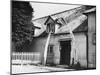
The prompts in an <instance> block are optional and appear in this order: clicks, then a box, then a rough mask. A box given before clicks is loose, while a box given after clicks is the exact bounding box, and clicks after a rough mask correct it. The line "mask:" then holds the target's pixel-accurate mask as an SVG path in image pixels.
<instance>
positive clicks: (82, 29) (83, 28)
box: [73, 19, 88, 33]
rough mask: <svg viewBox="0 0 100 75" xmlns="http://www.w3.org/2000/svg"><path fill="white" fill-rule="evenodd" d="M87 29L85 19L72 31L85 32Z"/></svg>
mask: <svg viewBox="0 0 100 75" xmlns="http://www.w3.org/2000/svg"><path fill="white" fill-rule="evenodd" d="M86 31H88V20H87V19H86V20H85V21H84V22H83V23H82V24H81V25H80V26H79V27H77V28H76V29H75V30H74V31H73V32H74V33H76V32H86Z"/></svg>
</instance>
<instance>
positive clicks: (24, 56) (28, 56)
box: [12, 52, 41, 65]
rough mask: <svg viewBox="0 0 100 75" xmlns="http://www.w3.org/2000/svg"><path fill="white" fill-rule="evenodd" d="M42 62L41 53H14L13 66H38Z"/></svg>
mask: <svg viewBox="0 0 100 75" xmlns="http://www.w3.org/2000/svg"><path fill="white" fill-rule="evenodd" d="M40 62H41V56H40V53H39V52H13V53H12V64H21V65H22V64H38V63H40Z"/></svg>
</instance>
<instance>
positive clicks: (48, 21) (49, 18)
mask: <svg viewBox="0 0 100 75" xmlns="http://www.w3.org/2000/svg"><path fill="white" fill-rule="evenodd" d="M51 22H52V23H54V22H55V21H54V20H53V18H52V17H51V16H48V18H47V20H46V21H45V23H44V25H46V24H48V23H51Z"/></svg>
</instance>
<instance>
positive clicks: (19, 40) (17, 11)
mask: <svg viewBox="0 0 100 75" xmlns="http://www.w3.org/2000/svg"><path fill="white" fill-rule="evenodd" d="M32 12H33V9H32V7H31V5H30V4H29V2H22V1H12V42H14V44H15V50H16V51H20V50H21V49H22V48H23V46H24V45H25V44H28V43H29V42H30V41H32V39H33V35H34V25H33V23H32V22H31V20H32Z"/></svg>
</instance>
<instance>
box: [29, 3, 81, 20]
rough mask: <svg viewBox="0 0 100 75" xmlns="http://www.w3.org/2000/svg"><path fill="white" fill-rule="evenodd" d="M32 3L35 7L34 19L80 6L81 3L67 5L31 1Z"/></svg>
mask: <svg viewBox="0 0 100 75" xmlns="http://www.w3.org/2000/svg"><path fill="white" fill-rule="evenodd" d="M30 4H31V5H32V8H33V9H34V13H33V16H34V18H33V20H34V19H38V18H41V17H44V16H48V15H51V14H55V13H58V12H62V11H65V10H69V9H73V8H76V7H79V6H80V5H69V4H66V5H65V4H51V3H36V2H30Z"/></svg>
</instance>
